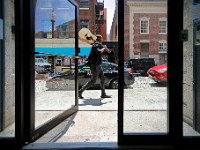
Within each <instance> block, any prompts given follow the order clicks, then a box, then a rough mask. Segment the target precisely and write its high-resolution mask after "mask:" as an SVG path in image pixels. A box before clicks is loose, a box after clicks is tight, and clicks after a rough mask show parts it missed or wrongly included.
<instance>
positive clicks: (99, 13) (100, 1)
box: [95, 0, 105, 34]
mask: <svg viewBox="0 0 200 150" xmlns="http://www.w3.org/2000/svg"><path fill="white" fill-rule="evenodd" d="M95 12H96V18H95V32H96V34H99V32H100V27H101V25H103V24H104V22H105V20H104V0H96V5H95Z"/></svg>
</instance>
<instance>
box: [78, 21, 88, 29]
mask: <svg viewBox="0 0 200 150" xmlns="http://www.w3.org/2000/svg"><path fill="white" fill-rule="evenodd" d="M80 25H81V28H89V21H88V20H81V21H80Z"/></svg>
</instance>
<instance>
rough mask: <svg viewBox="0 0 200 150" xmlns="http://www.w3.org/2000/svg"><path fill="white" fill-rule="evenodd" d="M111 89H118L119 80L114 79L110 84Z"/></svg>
mask: <svg viewBox="0 0 200 150" xmlns="http://www.w3.org/2000/svg"><path fill="white" fill-rule="evenodd" d="M110 88H111V89H118V79H114V80H112V81H111V82H110Z"/></svg>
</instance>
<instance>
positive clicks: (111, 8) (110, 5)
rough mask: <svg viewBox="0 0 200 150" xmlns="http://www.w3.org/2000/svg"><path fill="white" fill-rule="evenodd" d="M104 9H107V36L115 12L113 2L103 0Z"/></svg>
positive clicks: (112, 0) (111, 0)
mask: <svg viewBox="0 0 200 150" xmlns="http://www.w3.org/2000/svg"><path fill="white" fill-rule="evenodd" d="M104 8H107V33H108V34H109V33H110V28H111V25H112V21H113V14H114V10H115V0H104Z"/></svg>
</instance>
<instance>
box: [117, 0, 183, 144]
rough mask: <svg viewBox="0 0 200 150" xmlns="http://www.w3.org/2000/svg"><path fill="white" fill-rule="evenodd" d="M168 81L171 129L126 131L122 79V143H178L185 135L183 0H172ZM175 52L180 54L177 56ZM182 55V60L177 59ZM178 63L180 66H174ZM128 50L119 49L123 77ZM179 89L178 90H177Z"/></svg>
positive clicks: (121, 27)
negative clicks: (182, 37) (153, 131)
mask: <svg viewBox="0 0 200 150" xmlns="http://www.w3.org/2000/svg"><path fill="white" fill-rule="evenodd" d="M167 5H168V35H167V36H168V83H167V93H168V95H167V98H168V102H167V112H168V113H167V115H168V116H167V129H168V132H167V133H166V134H165V133H164V134H163V133H161V134H160V133H142V134H134V133H132V134H131V133H130V134H129V133H128V134H124V133H123V127H124V126H123V120H124V118H123V116H124V110H123V108H124V89H123V82H122V81H123V80H119V90H118V144H119V145H158V144H159V145H176V144H177V143H180V141H181V140H182V135H183V123H182V122H183V120H182V116H183V113H182V111H183V107H182V104H183V97H182V89H183V85H182V81H183V73H182V72H183V42H182V41H181V40H180V31H181V30H182V29H183V1H182V0H176V1H174V0H168V4H167ZM120 6H124V1H118V20H120V21H119V22H118V26H119V28H118V33H119V35H120V36H119V37H118V41H119V49H121V50H123V49H124V12H125V10H124V7H120ZM174 55H175V56H176V57H174ZM176 58H179V59H176ZM174 64H176V65H174ZM123 68H124V51H119V78H124V74H123V72H124V69H123ZM175 91H176V92H175Z"/></svg>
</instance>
